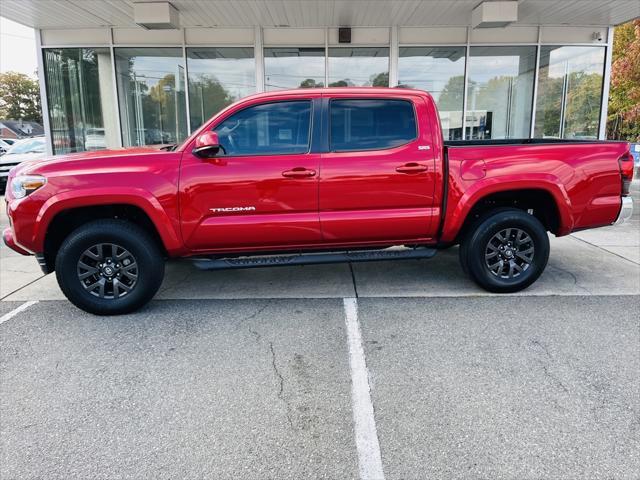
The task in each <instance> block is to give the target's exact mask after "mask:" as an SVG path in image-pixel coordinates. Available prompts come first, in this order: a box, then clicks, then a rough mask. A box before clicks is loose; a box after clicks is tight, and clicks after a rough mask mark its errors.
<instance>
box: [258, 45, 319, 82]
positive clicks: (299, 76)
mask: <svg viewBox="0 0 640 480" xmlns="http://www.w3.org/2000/svg"><path fill="white" fill-rule="evenodd" d="M324 63H325V56H324V47H319V48H297V47H280V48H265V49H264V77H265V81H264V85H265V89H266V90H267V91H270V90H278V89H282V88H316V87H323V86H324Z"/></svg>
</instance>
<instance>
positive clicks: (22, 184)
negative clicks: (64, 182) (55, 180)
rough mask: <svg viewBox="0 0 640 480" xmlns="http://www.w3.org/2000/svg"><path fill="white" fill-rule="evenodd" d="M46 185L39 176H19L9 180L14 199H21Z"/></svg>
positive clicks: (45, 180) (45, 181) (44, 179)
mask: <svg viewBox="0 0 640 480" xmlns="http://www.w3.org/2000/svg"><path fill="white" fill-rule="evenodd" d="M46 183H47V179H46V178H44V177H43V176H40V175H19V176H17V177H15V178H14V179H13V180H11V193H13V196H14V198H23V197H26V196H27V195H30V194H31V193H33V192H35V191H36V190H38V189H39V188H40V187H42V186H44V185H45V184H46Z"/></svg>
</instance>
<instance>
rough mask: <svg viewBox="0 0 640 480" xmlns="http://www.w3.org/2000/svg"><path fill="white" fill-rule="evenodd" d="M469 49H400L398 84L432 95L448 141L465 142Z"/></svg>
mask: <svg viewBox="0 0 640 480" xmlns="http://www.w3.org/2000/svg"><path fill="white" fill-rule="evenodd" d="M464 63H465V47H400V51H399V57H398V83H399V85H400V86H401V87H408V88H418V89H420V90H425V91H427V92H429V93H430V94H431V95H432V96H433V98H434V100H435V101H436V104H437V105H438V111H439V113H440V123H441V124H442V131H443V134H444V138H445V139H446V140H462V107H463V101H464Z"/></svg>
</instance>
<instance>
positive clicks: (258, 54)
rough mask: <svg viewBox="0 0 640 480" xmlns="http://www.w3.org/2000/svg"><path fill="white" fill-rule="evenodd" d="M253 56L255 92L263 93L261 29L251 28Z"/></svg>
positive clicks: (257, 27)
mask: <svg viewBox="0 0 640 480" xmlns="http://www.w3.org/2000/svg"><path fill="white" fill-rule="evenodd" d="M253 45H254V56H255V61H256V92H264V50H263V48H262V27H260V26H256V27H254V28H253Z"/></svg>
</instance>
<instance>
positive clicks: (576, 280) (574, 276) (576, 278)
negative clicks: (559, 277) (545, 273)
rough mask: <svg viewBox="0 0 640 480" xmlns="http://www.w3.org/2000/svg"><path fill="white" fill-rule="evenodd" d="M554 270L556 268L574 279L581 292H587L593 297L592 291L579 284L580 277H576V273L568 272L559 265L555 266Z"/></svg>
mask: <svg viewBox="0 0 640 480" xmlns="http://www.w3.org/2000/svg"><path fill="white" fill-rule="evenodd" d="M552 267H553V268H555V269H556V270H560V272H562V273H565V274H567V275H569V276H570V277H571V278H572V279H573V284H574V285H575V286H576V287H578V288H579V289H580V290H583V291H585V292H587V293H588V294H589V295H593V293H591V291H590V290H589V289H588V288H585V287H583V286H582V285H580V284H578V277H576V275H575V273H573V272H571V271H569V270H566V269H564V268H562V267H558V266H557V265H553V266H552Z"/></svg>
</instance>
